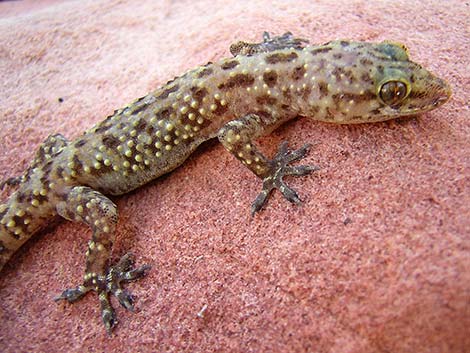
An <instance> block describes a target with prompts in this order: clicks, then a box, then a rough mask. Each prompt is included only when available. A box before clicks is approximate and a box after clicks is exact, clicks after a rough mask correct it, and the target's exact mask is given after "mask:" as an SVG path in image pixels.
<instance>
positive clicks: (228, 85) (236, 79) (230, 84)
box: [218, 74, 255, 90]
mask: <svg viewBox="0 0 470 353" xmlns="http://www.w3.org/2000/svg"><path fill="white" fill-rule="evenodd" d="M254 82H255V78H254V77H253V76H251V75H246V74H237V75H235V76H233V77H230V78H229V79H228V80H227V81H226V82H224V83H221V84H220V85H219V86H218V88H219V89H223V90H228V89H232V88H234V87H249V86H251V85H253V83H254Z"/></svg>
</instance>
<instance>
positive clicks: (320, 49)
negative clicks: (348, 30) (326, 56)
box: [310, 47, 333, 55]
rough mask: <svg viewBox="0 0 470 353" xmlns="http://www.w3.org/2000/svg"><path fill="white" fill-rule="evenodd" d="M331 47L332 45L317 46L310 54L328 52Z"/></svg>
mask: <svg viewBox="0 0 470 353" xmlns="http://www.w3.org/2000/svg"><path fill="white" fill-rule="evenodd" d="M331 49H333V48H331V47H325V48H316V49H312V50H311V51H310V54H312V55H317V54H320V53H328V52H329V51H330V50H331Z"/></svg>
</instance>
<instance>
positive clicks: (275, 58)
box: [265, 52, 299, 64]
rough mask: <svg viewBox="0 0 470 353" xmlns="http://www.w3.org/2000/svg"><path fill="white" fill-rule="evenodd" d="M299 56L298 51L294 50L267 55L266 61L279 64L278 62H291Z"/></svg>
mask: <svg viewBox="0 0 470 353" xmlns="http://www.w3.org/2000/svg"><path fill="white" fill-rule="evenodd" d="M298 57H299V56H298V55H297V53H295V52H292V53H288V54H285V53H275V54H271V55H268V56H266V59H265V61H266V63H267V64H278V63H285V62H291V61H294V60H295V59H297V58H298Z"/></svg>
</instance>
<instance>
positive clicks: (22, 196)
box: [5, 192, 26, 212]
mask: <svg viewBox="0 0 470 353" xmlns="http://www.w3.org/2000/svg"><path fill="white" fill-rule="evenodd" d="M16 199H17V200H18V202H19V203H23V202H25V201H26V194H24V193H22V192H18V194H17V195H16ZM5 212H6V211H5Z"/></svg>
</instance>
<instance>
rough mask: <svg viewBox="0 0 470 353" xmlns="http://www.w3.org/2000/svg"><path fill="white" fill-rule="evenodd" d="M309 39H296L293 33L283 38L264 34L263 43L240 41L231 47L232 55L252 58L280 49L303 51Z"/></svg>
mask: <svg viewBox="0 0 470 353" xmlns="http://www.w3.org/2000/svg"><path fill="white" fill-rule="evenodd" d="M304 43H305V44H307V43H308V40H307V39H302V38H296V37H294V35H293V34H292V33H291V32H286V33H284V34H283V35H282V36H275V37H272V38H271V36H270V34H269V33H268V32H264V33H263V41H262V42H261V43H248V42H244V41H239V42H237V43H233V44H232V45H231V46H230V53H232V55H233V56H237V55H244V56H251V55H255V54H259V53H268V52H272V51H275V50H280V49H289V48H291V49H302V48H303V47H304Z"/></svg>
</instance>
